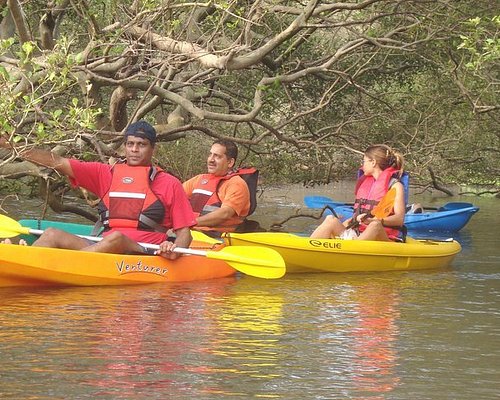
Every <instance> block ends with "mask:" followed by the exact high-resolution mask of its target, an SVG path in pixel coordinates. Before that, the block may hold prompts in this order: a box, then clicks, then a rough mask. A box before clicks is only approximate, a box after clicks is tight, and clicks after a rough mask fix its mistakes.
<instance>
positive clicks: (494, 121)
mask: <svg viewBox="0 0 500 400" xmlns="http://www.w3.org/2000/svg"><path fill="white" fill-rule="evenodd" d="M0 10H1V13H0V18H1V22H0V85H1V86H0V87H1V89H2V96H1V97H0V131H1V132H2V134H3V135H6V136H7V137H8V138H9V139H10V140H11V141H12V142H15V143H16V144H17V146H18V147H16V152H17V153H18V152H22V151H23V148H25V147H26V146H33V145H36V146H43V145H46V146H50V147H51V148H54V151H65V152H66V154H69V155H72V156H75V157H79V158H82V159H99V160H101V161H105V162H107V161H108V160H109V158H110V157H116V156H117V155H119V152H120V147H119V146H120V142H121V141H120V138H121V132H122V131H123V129H124V128H125V127H126V126H127V125H128V124H129V123H131V122H133V121H135V120H138V119H146V120H148V121H149V122H151V123H153V124H154V125H155V127H156V128H157V131H158V132H159V140H160V142H163V143H164V144H165V145H164V149H163V150H162V151H161V152H159V161H160V163H163V164H165V165H164V166H165V167H167V168H169V167H171V168H174V170H175V172H177V174H178V175H180V178H181V179H185V178H188V177H189V176H190V175H192V174H193V173H196V172H199V171H200V170H203V168H204V159H205V156H204V154H205V152H206V150H207V149H206V147H207V145H208V144H209V142H210V140H211V139H213V138H220V137H226V138H232V139H234V140H235V141H236V142H237V143H238V144H239V145H240V147H241V148H242V151H241V153H242V154H244V157H243V159H242V160H241V162H243V163H245V164H248V163H253V164H255V165H257V166H258V167H260V168H261V170H262V173H263V176H264V177H265V178H266V179H267V180H268V181H273V180H274V181H279V182H293V181H302V182H308V183H317V182H328V181H330V180H335V179H340V178H343V177H346V176H352V175H353V173H354V172H353V171H355V168H356V166H357V164H358V161H359V152H362V151H363V150H364V148H366V147H367V146H368V145H369V144H372V143H380V142H383V143H387V144H389V145H392V146H393V147H395V148H397V149H398V150H400V151H401V152H402V153H403V154H404V155H405V157H406V160H407V164H406V165H407V169H408V170H409V171H410V172H411V174H412V177H413V182H414V183H416V184H419V185H421V186H422V188H423V190H425V188H429V187H433V188H438V189H444V186H443V185H444V184H450V183H459V184H476V185H477V184H482V185H486V186H485V189H484V191H490V192H493V193H495V192H497V191H498V185H499V182H498V176H499V175H500V174H499V170H498V165H499V163H498V161H499V157H498V154H499V148H500V146H499V131H498V108H499V107H498V70H499V69H498V66H499V65H498V64H499V53H500V50H499V49H500V45H499V38H498V30H499V25H500V17H499V16H498V15H495V14H494V10H492V7H491V4H490V2H489V1H485V0H479V1H475V2H470V1H467V0H437V1H432V2H423V1H420V0H414V1H412V0H404V1H403V0H360V1H354V0H352V1H341V2H329V1H319V0H310V1H305V2H298V1H293V0H291V1H267V0H256V1H232V0H230V1H208V2H196V1H195V2H190V1H177V0H171V1H161V0H144V1H137V0H128V1H122V0H120V1H115V0H103V1H99V2H95V1H94V2H90V1H88V0H78V1H73V0H72V1H70V0H49V1H41V0H33V1H30V2H21V1H18V0H0ZM200 138H201V139H202V140H200ZM172 144H174V145H172ZM179 150H181V151H179ZM16 152H8V151H4V150H2V151H1V152H0V157H3V160H4V161H3V162H1V161H0V175H1V176H4V177H7V178H9V177H11V178H13V177H14V178H17V177H20V176H26V175H29V176H37V177H42V178H43V179H48V177H49V174H48V172H47V171H46V170H43V169H41V168H39V167H38V168H35V167H34V166H33V165H29V163H25V162H20V160H19V159H18V158H17V153H16ZM195 155H196V157H195ZM52 179H53V177H51V179H50V181H49V184H50V185H58V187H59V186H60V182H59V181H58V180H57V179H55V180H52ZM52 189H53V188H52ZM52 189H51V192H54V190H52Z"/></svg>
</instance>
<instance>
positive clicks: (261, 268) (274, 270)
mask: <svg viewBox="0 0 500 400" xmlns="http://www.w3.org/2000/svg"><path fill="white" fill-rule="evenodd" d="M206 256H207V257H208V258H214V259H217V260H224V261H225V262H227V263H228V264H229V265H231V266H232V267H233V268H234V269H236V270H238V271H240V272H243V273H244V274H247V275H251V276H256V277H258V278H266V279H277V278H281V277H282V276H283V275H285V271H286V268H285V261H284V260H283V257H281V255H280V254H279V253H278V252H277V251H276V250H273V249H268V248H267V247H253V246H248V247H246V246H227V247H224V248H223V249H221V250H219V251H207V252H206Z"/></svg>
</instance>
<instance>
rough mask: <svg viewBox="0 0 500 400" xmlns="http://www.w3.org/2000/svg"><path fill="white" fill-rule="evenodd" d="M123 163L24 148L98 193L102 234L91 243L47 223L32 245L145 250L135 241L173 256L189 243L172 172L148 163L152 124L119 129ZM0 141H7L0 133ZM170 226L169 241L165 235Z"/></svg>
mask: <svg viewBox="0 0 500 400" xmlns="http://www.w3.org/2000/svg"><path fill="white" fill-rule="evenodd" d="M124 135H125V157H126V162H125V163H117V164H115V165H109V164H104V163H99V162H83V161H79V160H76V159H70V158H65V157H62V156H59V155H57V154H54V153H52V152H50V151H48V150H42V149H30V150H28V151H26V152H24V153H23V154H21V157H22V158H23V159H25V160H28V161H32V162H34V163H37V164H40V165H43V166H46V167H49V168H53V169H55V170H56V171H58V172H59V173H61V174H63V175H66V176H68V177H69V179H70V181H71V183H72V184H73V185H74V186H77V187H82V188H84V189H87V190H89V191H90V192H92V193H94V194H95V195H96V196H98V197H99V198H100V203H99V206H98V209H99V217H100V220H101V222H102V224H103V226H104V228H105V230H104V233H103V239H102V240H101V241H100V242H97V243H93V242H90V241H89V240H87V239H84V238H80V237H78V236H75V235H73V234H70V233H68V232H64V231H61V230H59V229H55V228H49V229H47V230H45V232H44V233H43V234H42V235H41V236H40V238H39V239H38V240H37V241H35V243H34V244H33V246H42V247H56V248H64V249H73V250H85V251H95V252H101V253H116V254H133V253H141V252H147V250H146V249H144V248H143V247H142V246H141V245H139V243H138V242H147V243H153V244H160V250H159V251H158V254H160V255H162V256H164V257H166V258H169V259H175V258H177V257H178V255H179V253H173V252H172V250H173V249H174V248H175V247H176V246H179V247H188V246H189V244H190V243H191V233H190V227H191V226H193V225H195V224H196V220H195V217H194V214H193V212H192V210H191V206H190V204H189V201H188V199H187V196H186V194H185V193H184V190H183V188H182V184H181V183H180V182H179V180H177V179H176V178H175V177H173V176H172V175H170V174H168V173H166V172H164V171H162V170H161V169H159V168H157V167H154V166H153V165H152V158H153V152H154V146H155V143H156V131H155V129H154V128H153V127H152V126H151V125H150V124H149V123H147V122H145V121H138V122H135V123H133V124H131V125H130V126H129V127H128V128H127V129H126V130H125V134H124ZM0 146H1V147H5V148H9V147H10V144H9V143H8V142H7V141H6V140H5V139H4V138H0ZM169 229H172V230H173V231H174V233H175V235H176V238H175V241H174V242H170V241H168V240H167V231H168V230H169Z"/></svg>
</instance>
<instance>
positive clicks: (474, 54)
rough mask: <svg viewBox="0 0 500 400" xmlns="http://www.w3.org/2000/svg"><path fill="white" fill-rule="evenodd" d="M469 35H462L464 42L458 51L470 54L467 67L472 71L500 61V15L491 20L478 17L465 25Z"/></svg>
mask: <svg viewBox="0 0 500 400" xmlns="http://www.w3.org/2000/svg"><path fill="white" fill-rule="evenodd" d="M464 25H465V26H466V27H467V33H464V34H461V35H460V39H461V40H462V42H461V43H460V44H459V45H458V49H463V50H465V51H467V52H468V53H469V57H470V59H469V61H468V62H467V63H466V67H467V68H468V69H470V70H472V71H476V72H477V71H478V70H480V69H483V68H486V67H487V66H488V65H489V64H491V63H495V62H498V61H499V60H500V37H499V36H498V34H499V30H500V15H496V16H494V17H492V18H491V20H488V19H484V18H480V17H476V18H471V19H469V20H468V21H466V22H465V23H464Z"/></svg>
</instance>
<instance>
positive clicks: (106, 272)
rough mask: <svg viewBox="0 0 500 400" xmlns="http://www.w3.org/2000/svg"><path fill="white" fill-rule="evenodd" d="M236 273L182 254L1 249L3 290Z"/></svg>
mask: <svg viewBox="0 0 500 400" xmlns="http://www.w3.org/2000/svg"><path fill="white" fill-rule="evenodd" d="M235 273H236V270H235V269H234V268H232V267H231V266H229V265H228V264H227V263H226V262H225V261H221V260H217V259H211V258H207V257H203V256H197V255H183V256H182V257H179V258H178V259H177V260H175V261H171V260H167V259H166V258H164V257H160V256H150V255H121V254H107V253H92V252H85V251H75V250H62V249H53V248H47V247H31V246H19V245H14V244H0V287H5V286H51V285H78V286H93V285H134V284H145V283H156V282H186V281H194V280H203V279H214V278H222V277H226V276H230V275H234V274H235Z"/></svg>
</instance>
